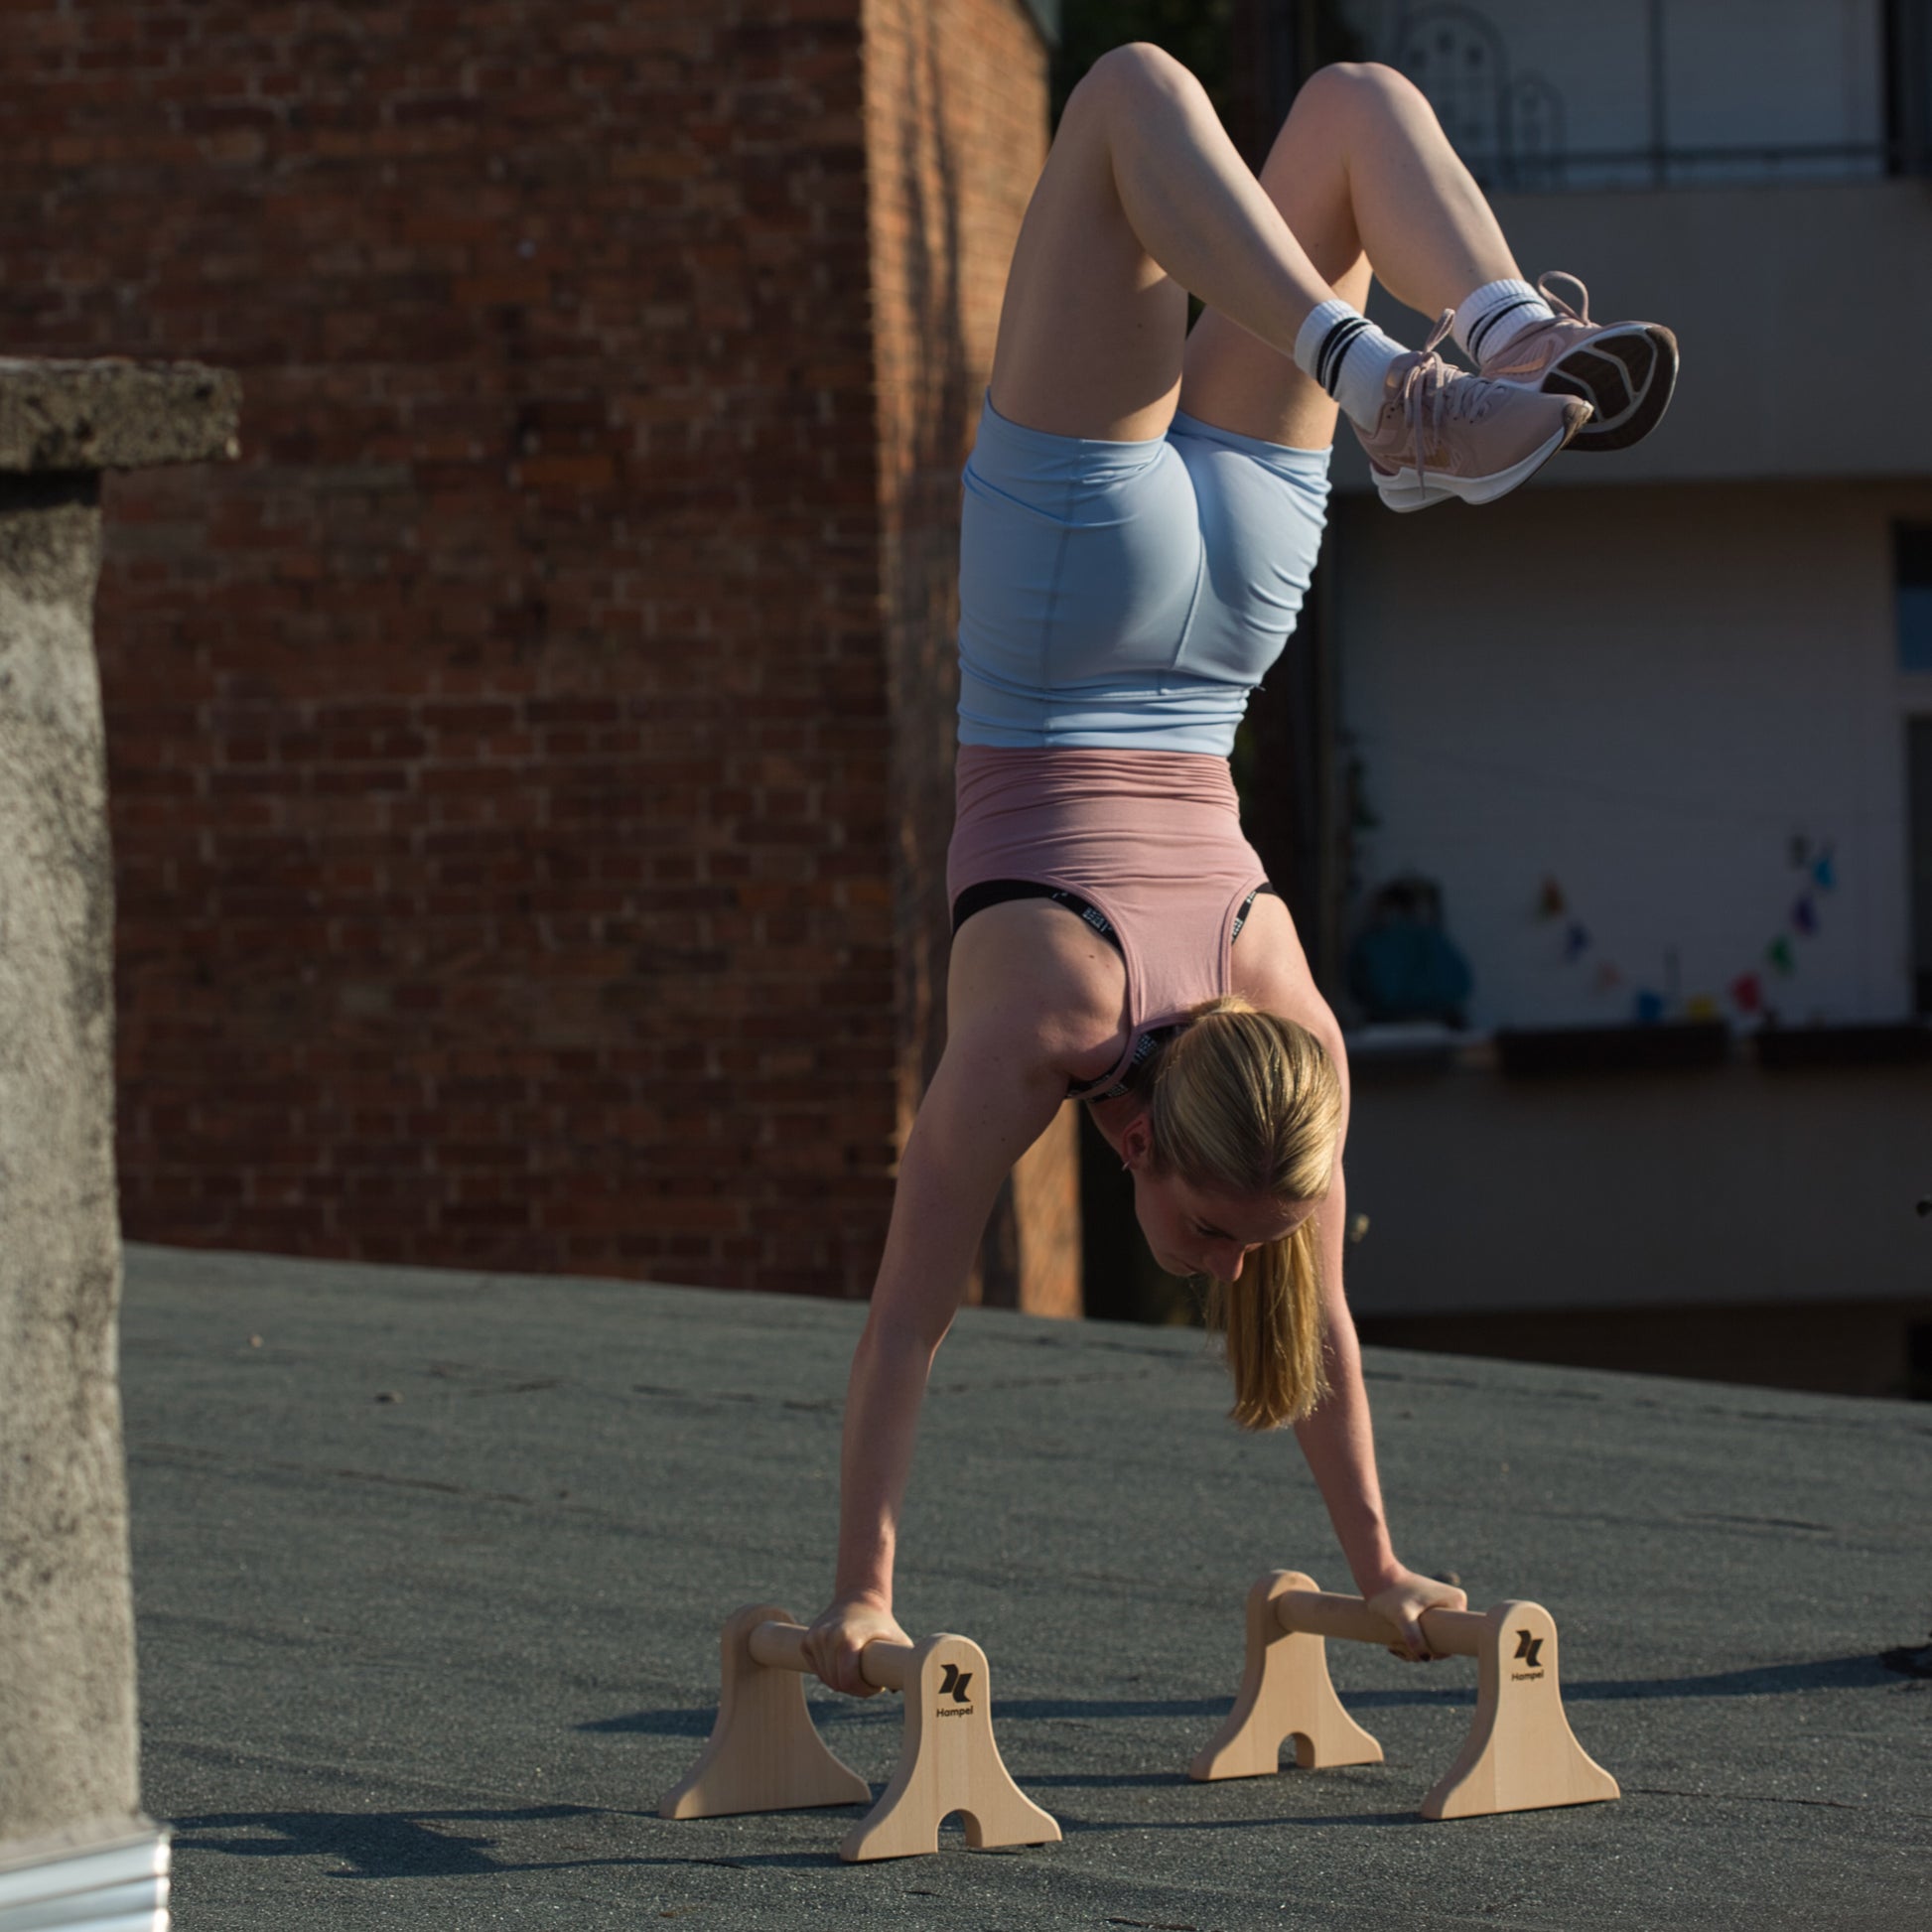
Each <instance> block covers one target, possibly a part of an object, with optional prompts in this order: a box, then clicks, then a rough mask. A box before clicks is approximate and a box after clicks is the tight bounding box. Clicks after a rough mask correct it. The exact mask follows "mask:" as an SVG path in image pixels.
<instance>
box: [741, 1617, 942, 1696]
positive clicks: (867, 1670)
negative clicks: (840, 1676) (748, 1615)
mask: <svg viewBox="0 0 1932 1932" xmlns="http://www.w3.org/2000/svg"><path fill="white" fill-rule="evenodd" d="M750 1649H751V1652H752V1655H753V1656H754V1657H755V1658H757V1660H758V1661H759V1663H760V1664H764V1665H766V1666H767V1667H768V1668H770V1669H772V1670H795V1671H803V1672H805V1673H806V1675H808V1676H809V1675H810V1673H811V1668H812V1667H811V1665H810V1664H808V1663H807V1662H806V1661H805V1626H804V1625H803V1624H802V1623H778V1622H775V1621H772V1622H765V1623H759V1624H754V1625H753V1627H752V1635H751V1641H750ZM911 1664H912V1646H911V1645H910V1644H909V1643H889V1642H888V1641H887V1640H886V1639H885V1638H884V1637H875V1638H874V1639H873V1640H872V1642H871V1643H869V1644H867V1645H866V1647H865V1649H864V1650H863V1651H862V1652H861V1653H860V1657H859V1674H860V1676H862V1677H863V1678H864V1679H865V1680H866V1682H867V1683H868V1684H875V1685H877V1686H878V1687H879V1689H880V1690H882V1691H902V1690H904V1688H905V1676H906V1672H907V1671H908V1670H909V1669H910V1668H911Z"/></svg>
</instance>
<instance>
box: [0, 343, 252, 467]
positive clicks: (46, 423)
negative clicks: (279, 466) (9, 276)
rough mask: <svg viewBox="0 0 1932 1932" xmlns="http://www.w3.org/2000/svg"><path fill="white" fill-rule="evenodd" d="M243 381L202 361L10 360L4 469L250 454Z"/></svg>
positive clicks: (0, 385) (2, 380)
mask: <svg viewBox="0 0 1932 1932" xmlns="http://www.w3.org/2000/svg"><path fill="white" fill-rule="evenodd" d="M240 420H241V379H240V377H239V376H237V375H236V374H234V372H233V371H232V370H229V369H214V368H209V367H207V365H206V364H205V363H201V362H134V361H129V360H127V359H125V358H123V357H119V356H106V357H102V358H100V359H99V360H96V361H86V362H57V361H42V360H38V359H37V360H23V359H21V358H19V357H0V472H6V473H11V474H13V475H33V474H35V473H38V472H43V471H71V470H138V469H143V468H146V467H147V466H149V465H151V464H157V463H205V462H207V460H208V459H209V458H211V457H234V456H238V455H239V454H240V451H241V444H240V441H239V438H238V436H237V430H238V427H239V424H240Z"/></svg>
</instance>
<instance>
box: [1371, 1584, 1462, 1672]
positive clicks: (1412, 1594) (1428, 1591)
mask: <svg viewBox="0 0 1932 1932" xmlns="http://www.w3.org/2000/svg"><path fill="white" fill-rule="evenodd" d="M1368 1607H1369V1608H1370V1609H1371V1610H1373V1611H1374V1612H1375V1614H1376V1615H1377V1616H1379V1617H1380V1618H1381V1619H1382V1620H1383V1622H1385V1623H1390V1624H1393V1625H1394V1626H1395V1628H1396V1629H1397V1630H1399V1631H1400V1632H1401V1633H1402V1641H1401V1642H1400V1643H1392V1644H1390V1646H1389V1654H1390V1656H1392V1657H1406V1658H1407V1659H1408V1660H1409V1661H1410V1662H1411V1663H1412V1664H1420V1663H1425V1662H1428V1663H1433V1662H1434V1661H1435V1660H1436V1658H1438V1657H1439V1656H1442V1655H1443V1654H1444V1653H1443V1652H1441V1651H1436V1650H1431V1649H1430V1647H1429V1644H1428V1641H1427V1640H1426V1639H1425V1638H1424V1636H1423V1633H1422V1623H1421V1617H1422V1613H1423V1612H1424V1611H1425V1610H1466V1609H1467V1608H1468V1607H1469V1599H1468V1596H1467V1594H1466V1593H1465V1592H1463V1591H1462V1590H1459V1589H1457V1588H1456V1587H1455V1586H1454V1585H1453V1584H1439V1583H1438V1582H1437V1581H1436V1579H1435V1578H1434V1577H1419V1576H1418V1575H1417V1574H1416V1573H1415V1571H1413V1570H1403V1569H1401V1568H1399V1567H1398V1568H1397V1569H1396V1570H1395V1571H1393V1572H1391V1573H1390V1580H1389V1581H1387V1582H1385V1583H1384V1585H1383V1587H1381V1588H1380V1589H1378V1590H1376V1591H1375V1593H1374V1594H1373V1595H1372V1596H1370V1597H1369V1598H1368Z"/></svg>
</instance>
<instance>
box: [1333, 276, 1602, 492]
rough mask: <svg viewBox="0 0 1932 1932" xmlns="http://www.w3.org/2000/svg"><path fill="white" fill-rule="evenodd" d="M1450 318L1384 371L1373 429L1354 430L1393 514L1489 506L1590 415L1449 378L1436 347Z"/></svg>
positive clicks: (1518, 388)
mask: <svg viewBox="0 0 1932 1932" xmlns="http://www.w3.org/2000/svg"><path fill="white" fill-rule="evenodd" d="M1454 315H1455V312H1454V311H1453V310H1452V309H1451V310H1446V311H1445V312H1444V315H1443V319H1442V321H1441V322H1439V323H1438V324H1437V325H1436V333H1435V334H1434V335H1433V336H1431V337H1430V339H1429V341H1428V342H1427V343H1425V344H1424V345H1423V346H1422V347H1421V349H1419V350H1417V351H1416V352H1415V353H1413V354H1409V355H1404V356H1402V357H1400V358H1399V359H1398V360H1397V361H1395V362H1393V363H1391V364H1390V366H1389V373H1388V377H1387V380H1386V382H1385V383H1384V385H1383V390H1382V413H1381V414H1380V415H1379V416H1378V417H1377V418H1376V420H1375V427H1374V429H1372V430H1364V429H1362V428H1360V427H1359V426H1356V425H1351V427H1354V429H1355V434H1356V435H1357V436H1358V437H1359V438H1360V439H1361V444H1362V448H1363V449H1365V450H1366V451H1367V452H1368V462H1369V469H1370V470H1371V471H1372V472H1373V474H1374V477H1375V487H1376V489H1377V490H1378V491H1379V492H1380V494H1381V497H1382V500H1383V502H1385V503H1386V504H1388V506H1389V507H1390V509H1392V510H1420V509H1427V508H1428V507H1429V505H1430V504H1431V503H1442V502H1447V501H1448V500H1449V498H1450V497H1451V496H1459V497H1460V498H1461V499H1462V500H1463V502H1465V503H1489V502H1493V501H1494V500H1495V499H1496V498H1497V497H1498V496H1506V495H1508V494H1509V492H1510V491H1511V490H1512V489H1514V488H1515V487H1516V485H1517V484H1518V483H1527V482H1528V481H1529V479H1530V478H1531V477H1533V476H1535V475H1536V473H1537V472H1538V471H1539V470H1541V469H1542V468H1543V466H1544V465H1545V464H1546V463H1548V462H1549V460H1550V459H1551V458H1552V457H1553V456H1555V455H1556V453H1557V452H1558V451H1559V450H1560V449H1562V448H1563V446H1564V445H1565V444H1566V443H1568V442H1569V441H1570V439H1571V438H1572V437H1573V436H1575V435H1576V434H1577V432H1578V431H1579V430H1580V429H1582V427H1583V426H1584V425H1585V424H1586V423H1587V422H1588V421H1589V414H1590V405H1589V404H1588V403H1587V402H1586V401H1582V400H1580V399H1578V398H1577V397H1575V396H1568V395H1545V394H1544V393H1543V391H1542V390H1541V389H1536V388H1525V387H1523V386H1522V385H1521V384H1519V383H1514V382H1491V381H1489V380H1488V379H1486V378H1485V377H1483V376H1479V375H1467V374H1465V373H1464V372H1463V371H1462V370H1461V369H1457V368H1451V367H1450V366H1449V363H1447V362H1445V361H1444V360H1443V358H1442V357H1441V356H1440V355H1438V354H1437V353H1436V345H1437V344H1438V343H1440V342H1441V341H1442V340H1443V339H1444V338H1445V337H1446V336H1447V335H1448V334H1449V324H1450V323H1451V322H1452V321H1453V320H1454Z"/></svg>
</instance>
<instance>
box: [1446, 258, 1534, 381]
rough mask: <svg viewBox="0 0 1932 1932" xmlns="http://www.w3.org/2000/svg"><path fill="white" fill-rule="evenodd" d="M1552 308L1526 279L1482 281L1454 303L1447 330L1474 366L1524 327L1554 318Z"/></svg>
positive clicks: (1514, 338)
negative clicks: (1477, 286) (1451, 327)
mask: <svg viewBox="0 0 1932 1932" xmlns="http://www.w3.org/2000/svg"><path fill="white" fill-rule="evenodd" d="M1556 313H1557V312H1556V311H1555V310H1554V309H1553V308H1551V307H1550V305H1549V304H1548V303H1547V302H1546V301H1544V299H1543V298H1542V297H1541V296H1540V295H1538V294H1537V292H1536V291H1535V290H1534V289H1533V288H1531V287H1530V285H1529V284H1528V283H1527V282H1518V281H1513V280H1512V281H1507V282H1485V283H1484V284H1483V285H1482V287H1481V288H1479V289H1477V290H1476V292H1475V293H1474V294H1473V295H1467V296H1464V297H1463V298H1462V300H1461V301H1460V302H1458V303H1457V304H1456V305H1455V327H1454V328H1453V329H1452V330H1451V331H1450V332H1449V333H1450V334H1451V335H1452V336H1453V337H1454V338H1455V340H1456V342H1457V344H1458V345H1460V347H1461V349H1462V352H1463V354H1465V355H1466V356H1467V357H1468V358H1469V360H1470V361H1471V362H1473V363H1474V364H1475V365H1476V367H1477V368H1481V367H1482V364H1483V362H1484V360H1485V358H1487V357H1488V356H1491V355H1494V354H1496V353H1497V352H1498V351H1499V350H1501V349H1504V348H1507V347H1508V346H1509V345H1510V344H1511V343H1513V342H1514V341H1515V340H1516V338H1517V337H1518V336H1520V335H1521V334H1522V333H1523V331H1524V330H1525V329H1533V328H1534V327H1535V326H1536V325H1537V324H1538V323H1539V322H1550V321H1553V320H1554V319H1555V316H1556Z"/></svg>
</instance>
